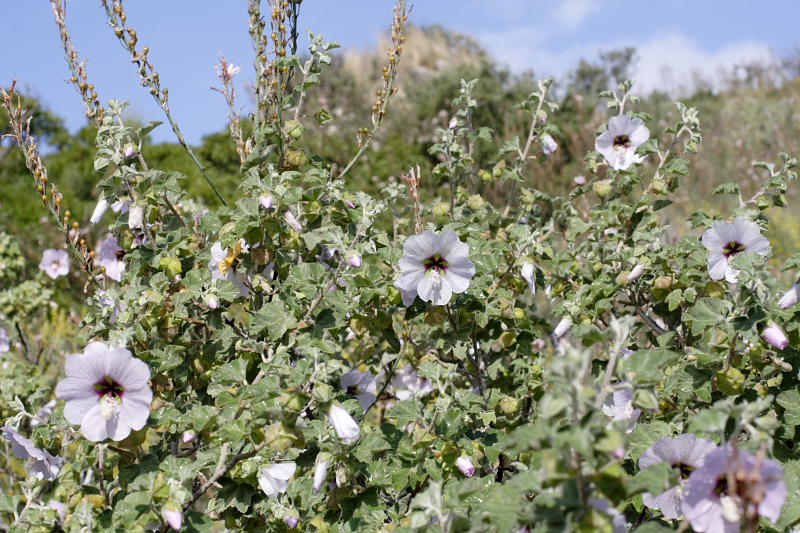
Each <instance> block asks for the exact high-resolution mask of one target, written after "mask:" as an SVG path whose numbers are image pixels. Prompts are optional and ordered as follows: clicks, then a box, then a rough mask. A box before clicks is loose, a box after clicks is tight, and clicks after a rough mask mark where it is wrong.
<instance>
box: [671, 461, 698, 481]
mask: <svg viewBox="0 0 800 533" xmlns="http://www.w3.org/2000/svg"><path fill="white" fill-rule="evenodd" d="M672 468H677V469H678V470H679V471H680V473H681V479H688V478H689V474H691V473H692V472H693V471H694V467H693V466H691V465H687V464H686V463H672Z"/></svg>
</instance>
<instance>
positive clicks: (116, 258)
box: [95, 236, 125, 281]
mask: <svg viewBox="0 0 800 533" xmlns="http://www.w3.org/2000/svg"><path fill="white" fill-rule="evenodd" d="M123 257H125V250H123V249H122V248H120V247H119V245H118V244H117V238H116V237H114V236H111V237H108V238H107V239H106V240H104V241H103V242H101V243H100V246H98V247H97V259H96V260H95V261H96V263H97V264H98V265H100V266H101V267H103V268H105V269H106V271H105V275H106V276H108V277H109V278H110V279H113V280H114V281H119V280H121V279H122V273H123V272H125V263H124V262H123V261H122V258H123Z"/></svg>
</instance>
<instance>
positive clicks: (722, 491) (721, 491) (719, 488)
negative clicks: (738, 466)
mask: <svg viewBox="0 0 800 533" xmlns="http://www.w3.org/2000/svg"><path fill="white" fill-rule="evenodd" d="M747 492H748V491H747V482H746V481H745V480H744V479H743V478H742V477H741V476H737V477H736V494H735V495H736V496H739V497H740V498H746V496H747ZM714 494H716V495H717V496H734V494H732V493H731V490H730V487H729V486H728V475H727V474H723V475H721V476H720V477H719V479H717V484H716V485H714Z"/></svg>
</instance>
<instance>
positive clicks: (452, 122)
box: [447, 117, 458, 130]
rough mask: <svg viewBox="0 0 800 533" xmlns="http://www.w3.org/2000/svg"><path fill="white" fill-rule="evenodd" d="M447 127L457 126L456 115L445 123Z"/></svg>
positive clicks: (453, 127) (454, 127) (452, 128)
mask: <svg viewBox="0 0 800 533" xmlns="http://www.w3.org/2000/svg"><path fill="white" fill-rule="evenodd" d="M447 127H448V128H450V129H451V130H454V129H456V127H458V119H457V118H456V117H453V118H451V119H450V123H449V124H448V125H447Z"/></svg>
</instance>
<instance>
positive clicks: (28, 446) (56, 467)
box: [3, 426, 64, 481]
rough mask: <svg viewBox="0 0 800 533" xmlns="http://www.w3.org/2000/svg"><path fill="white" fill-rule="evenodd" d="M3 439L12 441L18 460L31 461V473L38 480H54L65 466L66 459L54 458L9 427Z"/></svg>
mask: <svg viewBox="0 0 800 533" xmlns="http://www.w3.org/2000/svg"><path fill="white" fill-rule="evenodd" d="M3 438H4V439H6V440H8V441H11V451H12V452H13V453H14V456H15V457H16V458H17V459H21V460H23V461H26V460H28V459H30V461H31V462H30V472H31V474H33V476H34V477H35V478H36V479H46V480H48V481H52V480H54V479H55V478H56V477H58V472H59V471H60V470H61V467H62V466H63V465H64V459H62V458H61V457H57V456H56V457H54V456H53V455H51V454H50V452H48V451H47V450H42V449H41V448H37V447H36V446H34V445H33V442H31V440H30V439H28V438H26V437H23V436H22V435H20V434H19V432H18V431H17V430H16V429H14V428H12V427H9V426H5V427H4V428H3Z"/></svg>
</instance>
